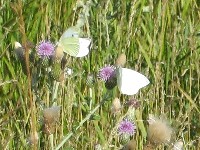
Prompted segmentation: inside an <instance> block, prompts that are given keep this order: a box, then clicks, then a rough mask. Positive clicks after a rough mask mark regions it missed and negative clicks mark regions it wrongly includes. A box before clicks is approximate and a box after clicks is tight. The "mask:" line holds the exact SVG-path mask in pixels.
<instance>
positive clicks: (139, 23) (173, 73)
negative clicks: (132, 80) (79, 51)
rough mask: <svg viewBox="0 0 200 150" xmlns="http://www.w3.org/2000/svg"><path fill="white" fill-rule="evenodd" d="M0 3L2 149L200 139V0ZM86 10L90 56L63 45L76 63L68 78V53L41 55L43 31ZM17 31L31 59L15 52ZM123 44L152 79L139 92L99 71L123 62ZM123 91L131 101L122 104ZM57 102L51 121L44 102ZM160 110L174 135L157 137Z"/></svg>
mask: <svg viewBox="0 0 200 150" xmlns="http://www.w3.org/2000/svg"><path fill="white" fill-rule="evenodd" d="M0 4H1V5H0V6H1V7H0V10H1V15H0V24H1V28H0V39H1V43H0V48H1V49H0V51H1V53H0V68H1V69H0V149H8V150H18V149H19V150H25V149H42V150H51V149H52V150H58V149H63V150H81V149H83V150H93V149H96V150H101V149H102V150H104V149H105V150H109V149H110V150H118V149H126V150H128V149H129V150H134V149H136V150H143V149H144V150H150V149H157V150H163V149H166V150H168V149H169V150H170V149H174V150H175V149H176V148H175V147H174V145H175V143H177V142H179V144H180V143H181V144H180V145H179V146H180V148H179V149H180V150H181V149H184V150H198V149H200V1H199V0H163V1H159V0H156V1H153V0H125V1H124V0H88V1H87V0H82V1H81V0H65V1H62V0H61V1H47V0H40V1H39V0H35V1H33V0H24V1H21V0H19V1H16V2H10V1H9V0H4V1H3V0H2V1H1V2H0ZM81 15H84V16H85V22H84V25H83V31H84V34H83V36H84V37H89V38H91V39H92V43H91V50H90V52H89V54H88V55H87V56H85V57H81V58H76V57H72V56H69V55H67V54H66V55H64V57H65V63H64V64H65V65H64V66H65V67H68V68H71V69H72V71H73V72H72V74H71V75H67V76H66V77H64V78H62V79H61V77H63V76H61V75H62V73H63V67H60V66H61V63H54V62H52V60H44V61H43V60H41V59H39V57H38V56H37V55H36V49H37V45H38V43H39V42H40V41H42V40H50V41H51V42H52V43H54V44H56V43H57V42H58V41H59V39H60V37H61V35H62V33H63V32H64V31H65V30H66V29H67V28H69V27H71V26H74V25H76V24H77V21H78V20H79V18H80V16H81ZM15 41H17V42H19V43H21V44H22V45H23V47H24V49H25V54H24V56H25V59H23V60H22V59H19V58H17V57H16V54H15V44H14V43H15ZM29 53H30V55H29ZM122 53H124V54H125V55H126V64H125V67H126V68H129V69H133V70H135V71H138V72H140V73H141V74H143V75H145V76H146V77H147V78H148V79H149V80H150V84H149V85H147V86H146V87H144V88H142V89H140V90H139V92H138V93H137V94H135V95H133V96H128V95H125V94H122V93H121V92H120V91H119V89H118V88H117V86H116V87H115V88H113V89H112V90H108V89H107V88H106V87H105V83H104V81H102V80H100V79H99V78H98V73H99V70H100V69H101V68H103V67H105V66H106V65H114V64H115V62H116V60H117V58H118V56H119V55H120V54H122ZM31 54H32V55H31ZM48 67H51V69H52V70H51V72H50V73H49V72H48V71H47V68H48ZM52 72H53V73H52ZM89 79H90V80H92V81H93V82H92V83H91V84H88V82H89ZM115 98H118V99H119V100H120V102H121V105H122V106H121V109H120V110H119V111H120V112H118V113H116V114H115V113H114V112H113V111H112V108H113V107H115V106H113V105H114V104H113V100H114V99H115ZM129 99H136V100H137V101H139V103H140V104H139V107H138V108H133V106H127V105H125V104H126V102H127V101H128V100H129ZM53 105H56V106H60V108H57V107H56V108H55V109H54V110H52V112H50V114H48V113H47V117H49V116H50V117H52V116H54V118H53V123H52V124H51V123H49V122H48V123H49V124H48V125H45V119H44V117H45V116H44V110H45V109H48V108H51V107H52V106H53ZM48 110H49V109H48ZM131 110H132V111H131ZM130 112H131V113H130ZM130 114H131V115H132V118H133V120H134V123H135V126H136V131H135V134H134V135H133V136H131V137H130V138H129V139H126V140H123V139H122V138H120V135H119V134H118V130H117V127H118V125H119V122H120V121H121V120H122V119H123V118H124V117H125V116H127V115H130ZM48 115H49V116H48ZM151 115H153V116H154V117H156V118H157V119H161V120H163V122H164V124H165V123H166V124H167V125H166V126H167V128H169V129H168V130H167V131H172V133H171V134H170V135H169V139H167V140H166V138H165V137H164V139H165V140H164V141H162V140H160V142H158V143H159V144H158V143H157V144H155V143H154V144H155V145H151V144H152V143H151V142H152V141H153V142H155V141H154V139H150V138H149V136H148V135H149V134H150V133H149V132H152V131H149V122H148V120H149V116H151ZM162 118H164V119H162ZM161 122H162V121H161ZM155 132H159V131H157V130H156V131H155ZM161 134H162V131H161ZM162 135H163V134H162ZM132 139H133V140H132ZM131 140H132V141H133V142H132V145H134V146H132V147H131V146H130V145H131V144H130V141H131ZM128 143H129V144H128ZM127 145H129V146H127ZM147 145H151V146H152V147H151V146H149V147H148V146H147ZM123 147H124V148H123ZM181 147H182V148H181ZM177 150H178V148H177Z"/></svg>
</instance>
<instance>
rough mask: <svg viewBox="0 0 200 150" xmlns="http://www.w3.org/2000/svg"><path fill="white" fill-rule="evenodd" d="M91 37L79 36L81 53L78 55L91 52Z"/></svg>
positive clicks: (81, 55)
mask: <svg viewBox="0 0 200 150" xmlns="http://www.w3.org/2000/svg"><path fill="white" fill-rule="evenodd" d="M90 43H91V39H88V38H79V53H78V54H77V56H76V57H83V56H86V55H87V54H88V53H89V46H90Z"/></svg>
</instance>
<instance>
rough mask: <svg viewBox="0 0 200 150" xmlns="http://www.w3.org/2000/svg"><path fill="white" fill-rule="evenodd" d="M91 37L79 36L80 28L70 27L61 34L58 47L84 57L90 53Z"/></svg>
mask: <svg viewBox="0 0 200 150" xmlns="http://www.w3.org/2000/svg"><path fill="white" fill-rule="evenodd" d="M90 43H91V39H89V38H79V30H78V28H76V27H70V28H69V29H67V30H66V31H65V32H64V33H63V35H62V36H61V38H60V40H59V42H58V48H61V49H62V50H63V51H64V52H65V53H67V54H69V55H70V56H74V57H83V56H86V55H87V54H88V53H89V51H90V50H89V46H90Z"/></svg>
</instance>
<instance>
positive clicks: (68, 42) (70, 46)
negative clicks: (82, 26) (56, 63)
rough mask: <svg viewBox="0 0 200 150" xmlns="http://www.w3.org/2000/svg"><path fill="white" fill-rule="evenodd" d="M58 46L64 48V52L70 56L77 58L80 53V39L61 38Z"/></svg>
mask: <svg viewBox="0 0 200 150" xmlns="http://www.w3.org/2000/svg"><path fill="white" fill-rule="evenodd" d="M58 46H60V47H62V49H63V51H64V52H65V53H67V54H69V55H70V56H75V57H76V56H77V55H78V53H79V49H80V48H79V38H76V37H68V38H61V39H60V41H59V43H58Z"/></svg>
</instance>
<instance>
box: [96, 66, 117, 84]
mask: <svg viewBox="0 0 200 150" xmlns="http://www.w3.org/2000/svg"><path fill="white" fill-rule="evenodd" d="M115 75H116V73H115V67H114V66H110V65H108V66H106V67H104V68H102V69H100V70H99V74H98V77H99V78H100V79H101V80H103V81H108V80H110V79H112V78H113V77H114V76H115Z"/></svg>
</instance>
